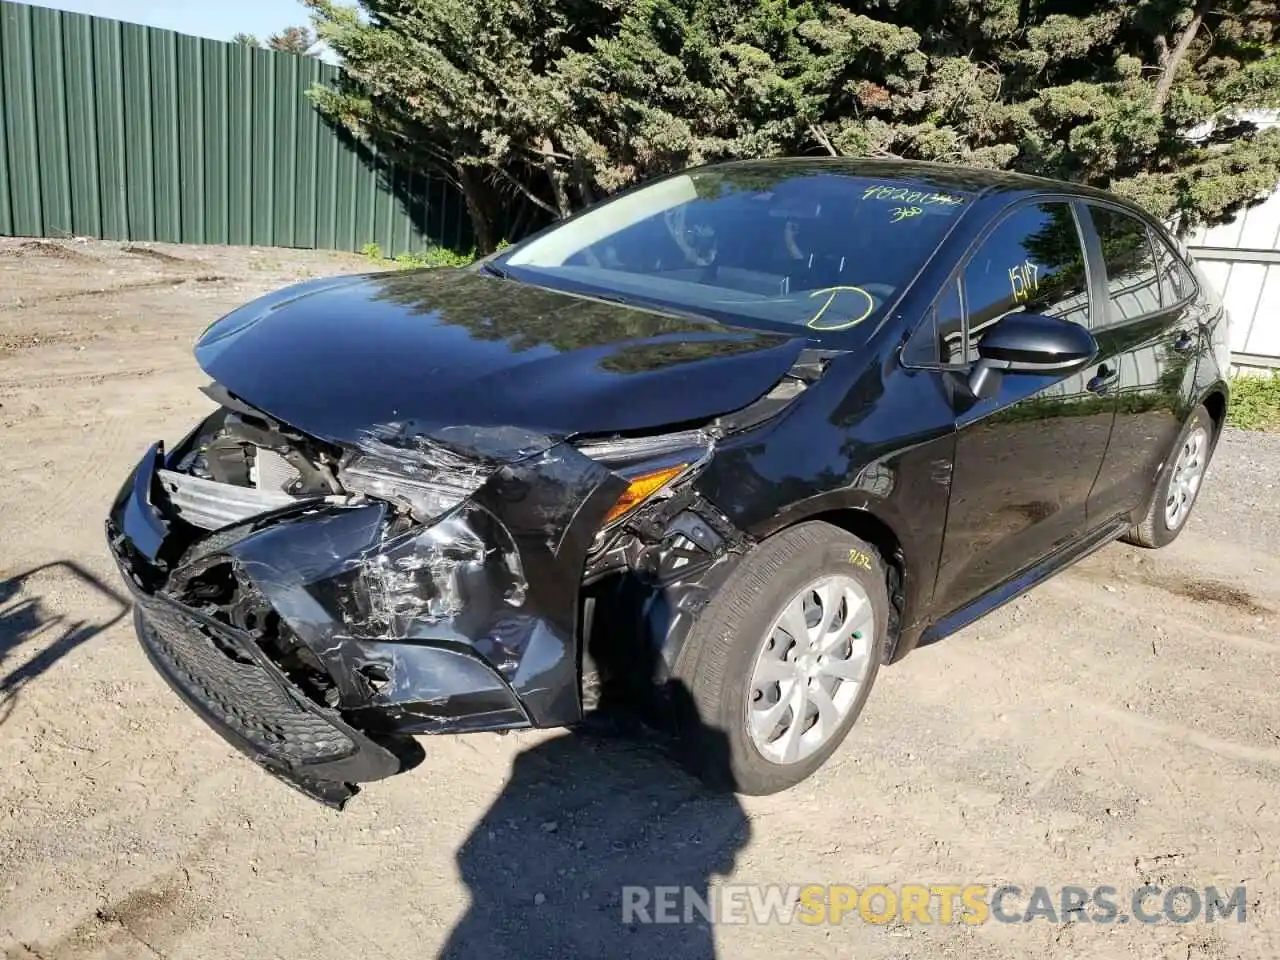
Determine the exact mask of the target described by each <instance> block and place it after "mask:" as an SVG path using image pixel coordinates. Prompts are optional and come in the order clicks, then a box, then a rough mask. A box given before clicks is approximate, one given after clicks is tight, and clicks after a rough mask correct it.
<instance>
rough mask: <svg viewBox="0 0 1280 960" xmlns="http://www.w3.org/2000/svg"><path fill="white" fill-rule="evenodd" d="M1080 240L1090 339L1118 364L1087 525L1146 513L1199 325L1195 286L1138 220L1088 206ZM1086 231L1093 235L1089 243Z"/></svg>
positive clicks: (1179, 414) (1181, 405)
mask: <svg viewBox="0 0 1280 960" xmlns="http://www.w3.org/2000/svg"><path fill="white" fill-rule="evenodd" d="M1087 211H1088V219H1089V221H1091V225H1090V224H1089V223H1086V228H1087V229H1086V242H1088V243H1090V244H1095V243H1096V247H1095V249H1096V252H1097V256H1096V258H1095V259H1097V260H1098V261H1100V263H1101V267H1100V270H1099V273H1100V274H1101V277H1100V278H1099V279H1100V280H1101V287H1102V289H1101V295H1100V297H1099V299H1100V300H1102V302H1101V303H1100V305H1099V312H1100V313H1101V314H1102V315H1103V316H1104V317H1105V321H1104V323H1103V324H1102V325H1100V327H1099V328H1098V329H1097V330H1095V331H1094V336H1095V337H1097V339H1098V342H1099V344H1100V345H1102V346H1103V349H1104V351H1105V352H1107V353H1108V354H1111V355H1114V356H1117V357H1119V359H1120V378H1119V380H1118V382H1117V383H1116V385H1115V388H1114V389H1115V394H1116V418H1115V427H1114V428H1113V431H1112V435H1111V444H1110V447H1109V448H1108V450H1107V455H1106V457H1105V458H1104V459H1103V462H1102V468H1101V469H1100V470H1099V472H1098V480H1097V482H1096V483H1095V485H1094V488H1093V491H1092V493H1091V494H1090V497H1089V515H1090V520H1091V523H1092V524H1093V525H1097V524H1100V523H1105V522H1106V521H1107V520H1109V519H1113V518H1115V517H1117V516H1119V515H1121V514H1124V513H1128V512H1129V511H1131V510H1134V509H1136V508H1138V507H1140V506H1143V505H1145V503H1146V501H1147V498H1148V497H1149V496H1150V495H1151V490H1152V486H1153V484H1154V483H1155V479H1156V476H1157V475H1158V474H1159V472H1160V470H1161V468H1162V467H1163V466H1164V461H1165V458H1166V457H1167V456H1168V455H1169V452H1170V450H1171V449H1172V448H1173V443H1174V441H1175V440H1176V439H1177V436H1178V431H1179V429H1180V428H1181V424H1182V419H1183V417H1184V416H1185V407H1186V399H1185V398H1186V395H1187V394H1188V392H1189V391H1190V385H1191V383H1192V381H1193V380H1194V375H1195V369H1194V364H1195V358H1196V354H1197V352H1198V348H1199V340H1200V324H1199V316H1198V314H1197V312H1196V307H1195V282H1194V281H1193V280H1192V279H1191V277H1190V274H1189V271H1187V270H1186V268H1185V265H1184V266H1183V267H1182V269H1181V270H1179V269H1178V264H1179V263H1180V262H1181V258H1179V257H1177V256H1176V255H1175V254H1173V252H1172V251H1171V250H1169V249H1168V247H1167V244H1166V243H1165V241H1164V239H1163V238H1162V237H1161V236H1160V235H1159V234H1158V233H1157V232H1156V231H1154V230H1153V229H1151V228H1150V226H1149V225H1148V224H1147V223H1145V222H1144V221H1143V220H1141V219H1139V218H1138V217H1136V216H1134V215H1133V214H1131V213H1129V212H1128V211H1126V210H1123V209H1122V208H1120V207H1112V206H1107V205H1104V204H1098V203H1089V204H1088V205H1087ZM1090 232H1091V233H1092V234H1093V236H1089V234H1090Z"/></svg>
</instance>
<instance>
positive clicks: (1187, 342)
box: [1173, 330, 1196, 353]
mask: <svg viewBox="0 0 1280 960" xmlns="http://www.w3.org/2000/svg"><path fill="white" fill-rule="evenodd" d="M1195 348H1196V337H1195V336H1194V335H1192V333H1191V331H1190V330H1179V331H1178V339H1177V340H1174V341H1173V349H1175V350H1177V351H1178V352H1179V353H1190V352H1191V351H1192V350H1194V349H1195Z"/></svg>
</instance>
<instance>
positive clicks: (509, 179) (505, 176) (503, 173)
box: [493, 166, 560, 217]
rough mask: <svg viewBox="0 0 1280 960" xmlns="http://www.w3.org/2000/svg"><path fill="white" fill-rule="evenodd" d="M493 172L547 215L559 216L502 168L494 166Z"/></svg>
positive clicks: (550, 206)
mask: <svg viewBox="0 0 1280 960" xmlns="http://www.w3.org/2000/svg"><path fill="white" fill-rule="evenodd" d="M493 170H494V172H495V173H497V174H498V176H500V177H502V179H504V180H506V181H507V183H509V184H511V185H512V186H513V187H515V188H516V189H517V190H519V191H520V192H521V193H523V194H524V195H525V196H526V197H527V198H528V199H529V200H530V201H531V202H532V203H533V204H534V205H536V206H538V207H541V208H542V209H543V210H545V211H547V213H549V214H551V215H552V216H553V217H558V216H559V215H560V214H559V212H557V210H556V208H555V207H553V206H552V205H551V204H549V203H547V201H545V200H543V199H542V198H541V197H540V196H538V195H537V194H536V193H534V192H533V191H532V190H530V189H529V188H528V187H526V186H525V185H524V184H523V183H521V182H520V181H519V180H517V179H516V178H515V177H513V176H512V175H511V174H509V173H507V171H505V170H503V169H502V167H498V166H495V167H494V168H493Z"/></svg>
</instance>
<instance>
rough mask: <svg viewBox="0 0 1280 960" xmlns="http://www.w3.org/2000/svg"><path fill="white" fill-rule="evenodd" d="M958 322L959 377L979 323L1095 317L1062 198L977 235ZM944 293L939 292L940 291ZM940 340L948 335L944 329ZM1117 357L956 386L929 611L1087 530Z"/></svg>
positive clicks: (955, 604) (979, 590)
mask: <svg viewBox="0 0 1280 960" xmlns="http://www.w3.org/2000/svg"><path fill="white" fill-rule="evenodd" d="M958 277H959V281H960V288H959V290H960V299H961V302H962V309H963V319H962V323H960V324H955V323H950V324H948V323H947V322H946V319H945V318H944V316H943V312H940V313H939V324H940V327H941V328H950V329H954V328H955V327H957V326H959V327H960V328H961V329H962V331H963V334H962V335H963V338H964V342H963V344H962V345H961V348H960V350H959V353H958V354H957V355H955V356H953V358H952V359H956V360H959V361H961V362H962V363H963V364H964V366H962V367H961V369H960V370H958V371H954V372H953V373H952V376H955V377H963V376H965V374H966V372H967V369H968V364H971V363H972V362H973V361H974V359H975V358H976V344H977V341H978V340H979V339H980V338H981V336H982V334H983V332H984V331H985V330H986V329H987V328H989V327H990V326H991V325H993V324H994V323H996V322H997V321H998V320H999V319H1000V318H1001V317H1003V316H1006V315H1008V314H1010V313H1015V312H1019V311H1025V312H1029V313H1040V314H1047V315H1050V316H1056V317H1061V318H1064V319H1068V320H1072V321H1074V322H1076V323H1080V324H1082V325H1084V326H1086V327H1089V326H1091V325H1092V317H1093V304H1092V296H1091V291H1090V286H1089V266H1088V263H1087V261H1086V258H1085V254H1084V247H1083V243H1082V232H1081V229H1080V224H1079V222H1078V219H1077V216H1076V212H1075V208H1074V206H1073V204H1072V203H1071V202H1070V201H1068V200H1065V199H1064V200H1049V199H1045V200H1038V201H1035V202H1024V203H1022V204H1021V205H1019V206H1017V207H1015V208H1014V209H1012V210H1011V211H1009V212H1007V213H1006V214H1005V215H1004V216H1003V217H1002V218H1001V219H1000V220H999V222H998V223H997V224H996V225H995V226H994V228H992V229H991V230H990V231H989V232H988V233H987V235H986V236H985V238H984V239H983V240H981V241H980V242H979V244H978V245H977V246H976V248H975V249H974V250H973V252H972V253H971V255H970V256H969V257H968V258H967V259H966V261H965V262H964V264H963V265H962V267H961V269H960V272H959V274H958ZM943 302H946V301H943ZM944 339H945V338H944ZM1114 366H1115V360H1114V358H1110V357H1100V358H1099V359H1098V360H1097V361H1095V363H1093V364H1091V365H1090V367H1088V368H1086V369H1085V370H1084V371H1081V372H1079V373H1076V374H1073V375H1070V376H1063V375H1061V374H1029V373H1005V374H1004V375H1003V377H1002V380H1001V383H1000V387H999V390H998V392H997V394H996V395H995V396H993V397H989V398H986V399H979V400H973V398H972V396H971V395H967V394H966V393H965V390H964V388H963V387H962V386H961V387H958V388H957V390H956V391H955V393H954V396H955V397H956V430H957V433H956V448H955V461H954V466H953V471H952V482H951V499H950V505H949V508H948V513H947V523H946V531H945V534H944V538H943V547H942V557H941V563H940V564H939V574H938V581H937V584H936V586H935V610H936V612H937V613H938V614H939V615H942V614H945V613H947V612H951V611H954V610H957V609H959V608H960V607H962V606H964V605H965V604H967V603H968V602H970V601H971V600H974V599H975V598H977V597H978V596H980V595H981V594H983V593H986V592H987V591H989V590H991V589H993V588H995V587H996V586H998V585H999V584H1001V583H1003V582H1005V581H1007V580H1008V579H1010V578H1011V577H1013V576H1014V575H1016V574H1017V573H1019V572H1020V571H1022V570H1025V569H1026V568H1028V567H1030V566H1032V565H1034V564H1035V563H1036V562H1037V561H1039V560H1042V559H1043V558H1045V557H1047V556H1048V555H1049V554H1051V553H1053V552H1054V551H1055V550H1057V549H1058V548H1060V547H1062V546H1063V545H1065V544H1067V543H1069V542H1070V541H1071V540H1073V539H1075V538H1078V537H1080V536H1082V535H1083V534H1084V533H1085V532H1086V530H1087V528H1088V517H1087V506H1088V498H1089V491H1090V489H1091V488H1092V486H1093V483H1094V480H1095V479H1096V477H1097V474H1098V468H1099V466H1100V465H1101V463H1102V459H1103V456H1104V454H1105V452H1106V449H1107V442H1108V439H1109V436H1110V432H1111V423H1112V418H1113V415H1114V409H1115V405H1114V399H1113V397H1112V396H1110V395H1108V394H1107V392H1106V390H1105V389H1103V392H1102V395H1099V394H1098V393H1097V392H1094V391H1095V390H1096V389H1097V388H1098V387H1099V386H1100V385H1102V386H1105V383H1106V382H1107V381H1108V378H1110V377H1113V376H1114V374H1115V370H1114Z"/></svg>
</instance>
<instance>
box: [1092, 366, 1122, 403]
mask: <svg viewBox="0 0 1280 960" xmlns="http://www.w3.org/2000/svg"><path fill="white" fill-rule="evenodd" d="M1119 379H1120V371H1119V369H1116V370H1112V369H1111V368H1110V367H1108V366H1107V365H1106V364H1105V363H1104V364H1103V365H1102V366H1100V367H1099V368H1098V374H1097V376H1095V377H1094V378H1093V379H1092V380H1090V381H1089V382H1088V383H1087V384H1085V389H1086V390H1088V391H1089V392H1090V393H1096V394H1097V395H1098V396H1102V395H1103V394H1105V393H1106V392H1107V391H1108V390H1110V389H1111V387H1112V386H1113V385H1114V384H1115V382H1116V381H1117V380H1119Z"/></svg>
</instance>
